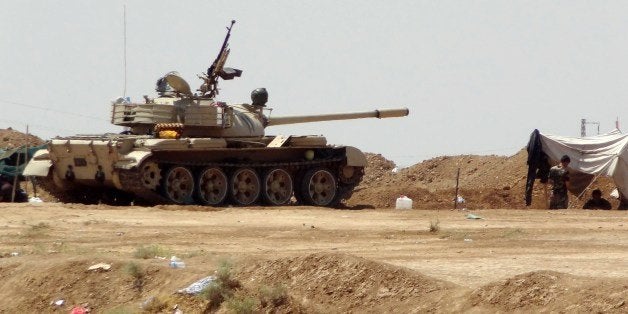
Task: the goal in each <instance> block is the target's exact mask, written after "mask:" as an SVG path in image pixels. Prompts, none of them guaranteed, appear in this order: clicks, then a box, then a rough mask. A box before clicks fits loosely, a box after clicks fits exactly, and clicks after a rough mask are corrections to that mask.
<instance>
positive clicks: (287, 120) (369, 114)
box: [267, 108, 410, 126]
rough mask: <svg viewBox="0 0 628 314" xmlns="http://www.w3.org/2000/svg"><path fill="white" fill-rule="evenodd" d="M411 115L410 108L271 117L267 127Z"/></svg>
mask: <svg viewBox="0 0 628 314" xmlns="http://www.w3.org/2000/svg"><path fill="white" fill-rule="evenodd" d="M409 113H410V110H408V108H397V109H376V110H373V111H363V112H348V113H332V114H319V115H307V116H285V117H274V118H273V117H271V118H270V119H269V120H268V124H267V126H271V125H282V124H296V123H307V122H319V121H334V120H351V119H364V118H378V119H383V118H395V117H405V116H407V115H408V114H409Z"/></svg>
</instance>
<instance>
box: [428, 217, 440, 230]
mask: <svg viewBox="0 0 628 314" xmlns="http://www.w3.org/2000/svg"><path fill="white" fill-rule="evenodd" d="M438 231H440V220H438V219H436V220H430V232H431V233H437V232H438Z"/></svg>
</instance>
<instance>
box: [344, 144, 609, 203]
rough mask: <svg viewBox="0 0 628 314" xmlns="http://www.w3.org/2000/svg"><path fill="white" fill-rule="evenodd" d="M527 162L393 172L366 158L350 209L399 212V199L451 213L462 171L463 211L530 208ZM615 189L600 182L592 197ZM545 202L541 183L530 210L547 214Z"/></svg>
mask: <svg viewBox="0 0 628 314" xmlns="http://www.w3.org/2000/svg"><path fill="white" fill-rule="evenodd" d="M527 157H528V153H527V152H526V150H525V149H522V150H520V151H519V152H517V153H516V154H514V155H512V156H509V157H506V156H495V155H490V156H478V155H460V156H441V157H436V158H432V159H429V160H426V161H423V162H421V163H418V164H415V165H413V166H411V167H408V168H404V169H401V170H399V171H392V169H393V168H394V166H393V165H394V163H393V162H391V161H389V160H386V159H385V158H384V157H382V156H381V155H374V154H367V161H368V166H367V167H366V169H365V176H364V179H363V181H362V182H361V183H360V185H359V186H358V187H357V189H356V191H355V192H354V193H353V197H352V198H351V199H350V200H349V201H348V205H349V206H356V205H362V204H369V205H372V206H374V207H376V208H390V207H394V205H395V200H396V198H397V197H399V196H400V195H406V196H408V197H410V198H411V199H413V200H414V204H413V205H414V206H413V207H414V208H415V209H451V208H453V205H454V195H455V187H456V176H457V173H458V169H460V175H459V182H458V186H459V192H458V195H460V196H462V197H463V198H464V200H465V202H464V203H463V204H459V205H458V206H459V207H458V208H469V209H481V208H525V207H526V206H525V202H524V193H525V184H526V176H527V171H528V170H527V164H526V161H527ZM614 187H615V185H614V183H613V182H612V179H611V178H598V180H597V181H596V182H595V183H594V184H593V185H592V186H591V188H590V189H589V191H590V190H592V189H595V188H600V189H601V190H602V192H603V194H604V195H608V194H609V193H610V192H611V191H612V190H613V189H614ZM586 197H587V195H585V196H584V197H583V199H582V200H576V198H575V197H573V196H572V197H571V200H572V203H573V205H572V207H574V208H579V207H581V206H582V204H583V203H584V201H585V200H586ZM545 200H547V191H545V186H544V185H543V184H540V183H539V182H538V181H536V182H535V187H534V190H533V203H532V205H531V208H545ZM610 201H611V203H612V204H613V207H614V208H615V207H617V203H618V202H617V201H616V200H610Z"/></svg>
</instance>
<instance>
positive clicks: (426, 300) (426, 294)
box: [238, 253, 460, 312]
mask: <svg viewBox="0 0 628 314" xmlns="http://www.w3.org/2000/svg"><path fill="white" fill-rule="evenodd" d="M238 274H239V275H238V276H239V277H240V278H241V281H242V282H256V283H263V284H266V285H273V284H283V285H285V286H286V287H287V289H288V291H289V292H290V294H291V296H292V297H293V298H295V299H297V300H301V302H302V305H303V306H305V307H306V308H308V309H311V310H313V311H316V312H361V311H369V312H392V311H401V312H410V311H421V310H427V309H436V308H442V307H443V306H449V305H448V302H449V300H451V298H450V297H451V295H452V293H455V292H456V291H459V289H460V288H458V287H457V286H455V285H453V284H451V283H447V282H444V281H440V280H437V279H433V278H430V277H427V276H423V275H421V274H419V273H416V272H413V271H411V270H409V269H405V268H400V267H395V266H392V265H388V264H382V263H377V262H373V261H370V260H366V259H363V258H359V257H355V256H352V255H347V254H327V253H317V254H311V255H307V256H299V257H294V258H284V259H278V260H273V261H262V262H257V263H252V264H249V265H247V266H245V267H244V268H243V269H241V270H240V271H239V272H238ZM418 300H421V301H420V302H417V301H418Z"/></svg>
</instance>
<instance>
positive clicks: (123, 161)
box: [113, 150, 152, 170]
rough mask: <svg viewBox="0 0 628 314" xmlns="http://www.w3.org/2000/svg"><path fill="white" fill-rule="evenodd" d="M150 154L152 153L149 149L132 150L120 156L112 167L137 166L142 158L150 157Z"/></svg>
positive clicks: (125, 167)
mask: <svg viewBox="0 0 628 314" xmlns="http://www.w3.org/2000/svg"><path fill="white" fill-rule="evenodd" d="M150 155H152V152H150V151H141V150H139V151H132V152H130V153H128V154H126V155H124V157H122V158H120V159H119V160H118V162H116V163H115V164H114V166H113V167H114V168H115V169H126V170H129V169H131V168H133V167H136V166H139V165H140V164H141V163H142V162H143V161H144V160H146V158H148V157H150Z"/></svg>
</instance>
